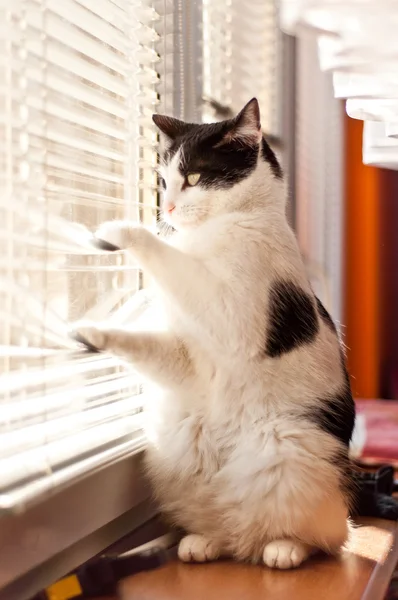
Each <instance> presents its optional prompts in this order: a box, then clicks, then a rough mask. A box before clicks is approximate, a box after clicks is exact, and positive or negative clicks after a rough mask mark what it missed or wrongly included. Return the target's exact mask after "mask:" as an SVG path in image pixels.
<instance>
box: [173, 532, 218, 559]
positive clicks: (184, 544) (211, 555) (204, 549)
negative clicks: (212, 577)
mask: <svg viewBox="0 0 398 600" xmlns="http://www.w3.org/2000/svg"><path fill="white" fill-rule="evenodd" d="M219 554H220V553H219V550H218V548H217V547H216V545H215V544H214V543H213V542H212V541H211V540H209V539H207V538H205V537H204V536H203V535H195V534H191V535H187V536H185V537H184V538H182V540H181V541H180V544H179V546H178V558H179V559H180V560H182V561H183V562H207V561H211V560H216V559H217V558H218V557H219Z"/></svg>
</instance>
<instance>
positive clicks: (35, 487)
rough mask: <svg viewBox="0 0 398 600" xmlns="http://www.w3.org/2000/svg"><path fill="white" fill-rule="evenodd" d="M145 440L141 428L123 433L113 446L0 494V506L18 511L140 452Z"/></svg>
mask: <svg viewBox="0 0 398 600" xmlns="http://www.w3.org/2000/svg"><path fill="white" fill-rule="evenodd" d="M145 444H146V438H145V435H144V434H143V433H142V432H141V431H137V432H135V433H133V434H130V435H128V436H126V438H125V439H124V438H122V439H118V440H117V443H115V444H114V445H113V446H111V447H108V448H104V449H102V450H101V451H99V452H97V453H95V454H92V455H90V456H87V455H86V456H82V458H81V460H79V461H77V462H75V463H72V464H68V465H66V466H65V467H64V468H62V469H60V470H58V471H54V472H52V473H49V472H48V471H47V472H46V473H45V475H44V476H43V477H41V478H39V479H36V480H35V481H33V482H31V483H30V484H29V485H25V486H24V485H20V486H19V487H15V488H14V489H12V490H8V491H4V492H3V493H2V494H0V510H3V511H10V510H15V511H18V512H20V511H21V510H23V508H25V506H26V504H28V503H29V502H32V500H34V499H35V498H37V497H42V496H45V495H47V494H49V493H51V492H53V493H54V492H55V491H59V490H61V489H62V488H63V487H65V485H70V484H71V483H73V482H75V481H77V480H78V479H80V478H81V477H83V476H84V475H86V474H89V473H94V472H95V471H96V470H98V469H99V468H104V467H105V466H107V465H109V464H112V463H113V462H116V461H117V460H121V459H122V458H124V457H127V456H131V455H132V454H134V453H136V452H140V451H141V450H142V449H143V448H144V447H145Z"/></svg>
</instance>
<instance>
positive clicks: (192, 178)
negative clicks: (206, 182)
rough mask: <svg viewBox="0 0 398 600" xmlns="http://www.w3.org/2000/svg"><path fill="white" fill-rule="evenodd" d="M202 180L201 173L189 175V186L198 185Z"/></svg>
mask: <svg viewBox="0 0 398 600" xmlns="http://www.w3.org/2000/svg"><path fill="white" fill-rule="evenodd" d="M199 179H200V173H190V174H189V175H187V182H188V185H190V186H194V185H196V184H197V183H198V181H199Z"/></svg>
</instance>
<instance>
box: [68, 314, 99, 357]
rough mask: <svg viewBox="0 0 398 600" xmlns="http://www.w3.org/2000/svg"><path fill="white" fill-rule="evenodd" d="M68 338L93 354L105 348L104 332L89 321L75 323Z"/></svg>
mask: <svg viewBox="0 0 398 600" xmlns="http://www.w3.org/2000/svg"><path fill="white" fill-rule="evenodd" d="M70 336H71V337H72V338H73V339H74V340H76V341H77V342H79V343H80V344H83V345H84V346H86V347H87V348H88V349H89V350H91V351H93V352H99V351H101V350H105V348H106V331H105V330H104V329H101V327H100V326H98V325H96V324H95V323H92V322H91V321H77V322H76V323H74V325H73V326H72V328H71V330H70Z"/></svg>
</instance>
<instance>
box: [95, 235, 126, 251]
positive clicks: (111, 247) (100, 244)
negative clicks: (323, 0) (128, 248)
mask: <svg viewBox="0 0 398 600" xmlns="http://www.w3.org/2000/svg"><path fill="white" fill-rule="evenodd" d="M90 241H91V244H92V245H93V246H94V248H98V249H99V250H106V251H107V252H117V251H118V250H120V248H119V246H115V244H111V243H110V242H107V241H106V240H102V239H101V238H99V237H97V235H94V236H93V237H92V238H91V240H90Z"/></svg>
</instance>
